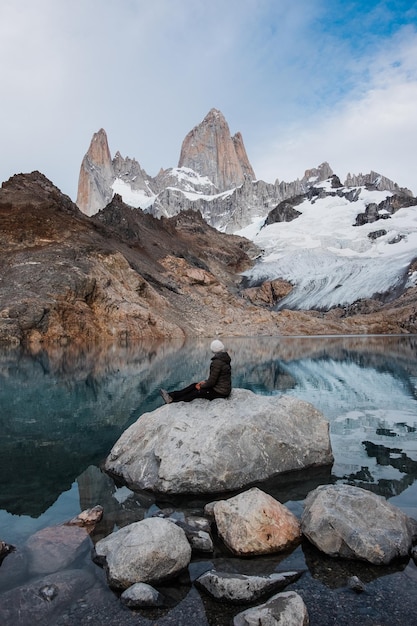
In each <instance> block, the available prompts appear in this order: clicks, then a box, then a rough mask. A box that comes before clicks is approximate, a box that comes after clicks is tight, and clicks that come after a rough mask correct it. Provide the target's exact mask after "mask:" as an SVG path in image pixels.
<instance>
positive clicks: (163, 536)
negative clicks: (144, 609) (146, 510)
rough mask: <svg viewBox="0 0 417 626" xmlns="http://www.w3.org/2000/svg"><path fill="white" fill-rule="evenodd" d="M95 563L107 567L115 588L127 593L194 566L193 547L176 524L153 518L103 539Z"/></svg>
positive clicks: (130, 525)
mask: <svg viewBox="0 0 417 626" xmlns="http://www.w3.org/2000/svg"><path fill="white" fill-rule="evenodd" d="M95 559H96V560H97V561H99V562H102V563H103V564H104V565H105V567H106V571H107V578H108V582H109V585H110V586H111V587H114V588H117V589H127V588H128V587H130V586H131V585H134V584H135V583H140V582H143V583H157V582H161V581H164V580H166V579H168V578H171V577H173V576H175V575H176V574H178V573H180V572H181V571H182V570H183V569H185V568H186V567H188V565H189V563H190V560H191V546H190V544H189V543H188V540H187V537H186V535H185V532H184V531H183V530H182V528H179V527H178V526H177V525H176V524H174V522H171V521H169V520H166V519H161V518H158V517H151V518H147V519H145V520H142V521H141V522H135V523H134V524H129V526H125V527H124V528H121V529H120V530H118V531H116V532H114V533H112V534H111V535H108V536H107V537H105V538H104V539H100V541H98V542H97V543H96V546H95Z"/></svg>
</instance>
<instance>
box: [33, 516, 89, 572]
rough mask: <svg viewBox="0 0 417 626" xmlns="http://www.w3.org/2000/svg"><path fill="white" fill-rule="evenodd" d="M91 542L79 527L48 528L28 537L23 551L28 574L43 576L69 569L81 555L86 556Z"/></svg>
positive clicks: (63, 525)
mask: <svg viewBox="0 0 417 626" xmlns="http://www.w3.org/2000/svg"><path fill="white" fill-rule="evenodd" d="M91 546H92V542H91V539H90V538H89V534H88V532H87V531H86V530H85V529H84V528H80V527H79V526H68V525H66V524H62V525H60V526H49V527H47V528H43V529H41V530H39V531H38V532H36V533H35V534H34V535H32V536H31V537H29V539H28V540H27V542H26V545H25V549H26V552H27V555H28V560H29V568H28V569H29V572H30V573H31V574H32V575H43V574H49V573H52V572H57V571H58V570H61V569H64V568H66V567H69V566H70V565H71V564H72V563H73V562H74V561H75V560H76V559H78V557H80V556H81V555H82V554H87V552H88V551H89V550H90V549H91Z"/></svg>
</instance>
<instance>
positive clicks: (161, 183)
mask: <svg viewBox="0 0 417 626" xmlns="http://www.w3.org/2000/svg"><path fill="white" fill-rule="evenodd" d="M332 175H333V171H332V169H331V167H330V165H329V164H328V163H326V162H324V163H322V164H321V165H319V166H318V167H317V168H312V169H309V170H306V172H305V173H304V176H303V177H302V178H301V179H297V180H295V181H292V182H288V183H287V182H284V181H281V182H279V180H276V181H275V183H267V182H264V181H262V180H257V179H256V177H255V173H254V171H253V168H252V166H251V164H250V161H249V159H248V156H247V153H246V149H245V146H244V142H243V137H242V135H241V133H236V134H235V135H234V136H233V137H231V135H230V130H229V126H228V124H227V122H226V119H225V118H224V116H223V114H222V113H221V112H220V111H218V110H217V109H211V111H209V113H208V114H207V115H206V117H205V118H204V119H203V121H202V122H201V123H200V124H198V125H197V126H195V127H194V128H193V129H192V130H191V131H190V132H189V133H188V134H187V136H186V137H185V139H184V141H183V144H182V147H181V153H180V158H179V162H178V167H176V168H169V169H167V170H161V171H160V172H159V173H158V175H157V176H156V177H151V176H149V175H148V174H147V173H146V172H145V171H144V170H143V169H142V168H141V167H140V165H139V163H138V162H137V161H136V160H135V159H131V158H129V157H126V158H123V157H122V156H121V155H120V153H119V152H117V153H116V155H115V156H114V158H113V159H111V156H110V150H109V147H108V142H107V135H106V133H105V131H104V130H103V129H101V130H100V131H98V133H95V134H94V136H93V139H92V141H91V144H90V147H89V149H88V151H87V153H86V155H85V156H84V159H83V161H82V164H81V169H80V177H79V185H78V195H77V201H76V204H77V206H78V207H79V208H80V209H81V211H83V212H84V213H85V214H86V215H94V214H95V213H97V212H98V211H99V210H100V209H102V208H104V207H105V206H106V205H107V204H108V202H109V201H110V199H111V197H112V195H113V194H114V193H115V192H116V193H119V194H120V195H121V196H122V197H123V200H124V202H126V203H127V204H128V205H130V206H133V207H136V208H139V207H140V208H141V209H143V210H145V211H146V212H149V213H151V214H152V215H154V216H155V217H162V216H165V217H172V216H173V215H176V214H177V213H179V212H180V211H187V210H195V211H199V212H200V213H201V214H202V216H203V218H204V219H205V220H206V221H207V223H208V224H210V225H211V226H213V227H214V228H217V229H219V230H222V231H225V232H229V233H233V232H236V231H237V230H240V229H241V228H244V227H245V226H247V225H248V224H250V223H251V221H252V220H253V219H254V218H256V217H259V216H264V217H266V216H267V214H268V213H269V211H270V210H272V209H273V208H275V207H276V205H277V204H279V203H280V202H282V201H285V200H287V199H290V198H293V197H294V196H298V195H301V194H304V193H306V192H308V190H309V189H310V187H311V186H312V185H313V184H314V183H317V182H320V181H323V180H326V179H328V178H329V177H330V176H332ZM344 185H345V186H346V187H357V186H360V185H373V186H374V187H375V188H378V189H380V190H382V189H383V190H388V191H390V192H394V193H397V194H400V195H408V196H411V195H412V194H411V192H410V191H409V190H407V189H402V188H399V187H398V185H397V184H396V183H394V182H393V181H391V180H389V179H388V178H386V177H385V176H381V175H380V174H378V173H376V172H371V173H370V174H367V175H363V174H359V175H357V176H356V175H351V174H348V176H347V179H346V181H345V184H344Z"/></svg>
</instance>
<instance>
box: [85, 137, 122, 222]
mask: <svg viewBox="0 0 417 626" xmlns="http://www.w3.org/2000/svg"><path fill="white" fill-rule="evenodd" d="M113 181H114V172H113V165H112V160H111V156H110V150H109V145H108V143H107V135H106V132H105V130H103V128H101V129H100V130H99V131H98V133H94V135H93V138H92V140H91V143H90V147H89V148H88V150H87V153H86V154H85V156H84V158H83V160H82V163H81V168H80V176H79V179H78V194H77V202H76V204H77V206H78V208H79V209H80V211H82V212H83V213H85V214H86V215H94V213H97V211H99V210H100V209H102V208H103V207H105V206H106V204H108V202H110V200H111V197H112V190H111V185H112V183H113Z"/></svg>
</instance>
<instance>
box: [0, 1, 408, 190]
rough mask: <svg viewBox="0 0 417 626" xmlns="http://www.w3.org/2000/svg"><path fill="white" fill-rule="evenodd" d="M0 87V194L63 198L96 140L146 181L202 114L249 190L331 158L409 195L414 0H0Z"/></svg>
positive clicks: (341, 169) (171, 162)
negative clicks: (25, 177)
mask: <svg viewBox="0 0 417 626" xmlns="http://www.w3.org/2000/svg"><path fill="white" fill-rule="evenodd" d="M0 81H1V83H0V84H1V99H0V107H1V108H0V111H1V115H0V146H1V159H0V182H2V181H5V180H7V179H8V178H9V177H10V176H12V175H13V174H17V173H20V172H31V171H33V170H39V171H41V172H42V173H43V174H45V176H47V177H48V178H49V179H50V180H51V181H52V182H53V183H54V184H55V185H56V186H57V187H59V188H60V189H61V191H63V193H65V194H67V195H69V196H70V197H71V198H72V199H73V200H75V199H76V195H77V185H78V176H79V170H80V165H81V161H82V159H83V156H84V154H85V153H86V151H87V149H88V146H89V144H90V141H91V138H92V136H93V134H94V133H95V132H97V131H98V130H99V129H100V128H104V129H105V131H106V133H107V137H108V142H109V147H110V151H111V154H112V156H113V155H114V154H115V153H116V151H120V153H121V154H122V156H124V157H126V156H129V157H131V158H136V160H137V161H139V163H140V165H141V167H142V168H143V169H145V170H146V172H147V173H148V174H149V175H151V176H154V175H156V174H157V172H158V171H159V169H160V168H161V167H162V168H164V169H165V168H168V167H176V166H177V165H178V160H179V155H180V150H181V144H182V141H183V139H184V138H185V136H186V135H187V133H188V132H189V131H190V130H191V129H192V128H193V127H194V126H196V125H197V124H199V123H200V122H201V121H202V120H203V119H204V117H205V116H206V115H207V113H208V112H209V110H210V109H211V108H213V107H214V108H216V109H219V110H220V111H221V112H222V113H223V115H224V116H225V118H226V120H227V122H228V125H229V128H230V133H231V135H234V134H235V133H236V132H241V133H242V136H243V141H244V144H245V147H246V151H247V154H248V157H249V161H250V162H251V164H252V167H253V169H254V171H255V174H256V176H257V178H258V179H262V180H265V181H267V182H275V180H276V179H278V180H280V181H282V180H284V181H287V182H290V181H293V180H295V179H297V178H301V177H302V176H303V175H304V172H305V170H306V169H309V168H312V167H317V166H318V165H319V164H320V163H322V162H323V161H328V162H329V164H330V166H331V167H332V169H333V171H334V172H335V173H336V174H337V175H338V176H339V177H340V178H341V180H342V181H344V179H345V178H346V175H347V174H348V173H349V172H350V173H353V174H359V173H363V174H366V173H369V172H370V171H371V170H373V171H376V172H378V173H380V174H383V175H384V176H387V177H388V178H390V179H392V180H394V181H395V182H397V183H398V184H399V185H400V186H401V187H407V188H409V189H411V190H412V191H413V193H414V194H415V195H417V114H416V113H417V105H416V103H417V3H416V2H414V1H412V0H408V1H406V0H379V1H378V0H368V1H367V0H210V1H208V0H152V1H150V0H118V1H117V2H116V0H19V1H18V2H16V1H15V0H0Z"/></svg>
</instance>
